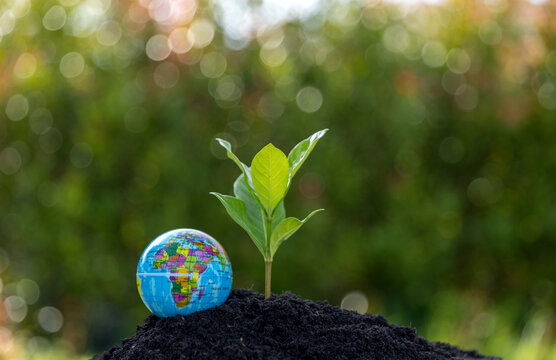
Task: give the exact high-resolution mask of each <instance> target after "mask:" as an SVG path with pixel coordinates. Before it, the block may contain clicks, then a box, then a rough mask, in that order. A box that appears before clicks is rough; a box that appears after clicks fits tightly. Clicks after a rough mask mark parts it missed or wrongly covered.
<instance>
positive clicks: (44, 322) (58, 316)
mask: <svg viewBox="0 0 556 360" xmlns="http://www.w3.org/2000/svg"><path fill="white" fill-rule="evenodd" d="M37 320H38V322H39V325H40V326H41V327H42V328H43V329H44V331H46V332H49V333H55V332H58V331H60V329H61V328H62V326H63V325H64V316H63V315H62V313H61V312H60V310H58V309H56V308H55V307H53V306H45V307H43V308H42V309H40V310H39V313H38V316H37Z"/></svg>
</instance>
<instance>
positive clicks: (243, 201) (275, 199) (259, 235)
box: [211, 129, 328, 298]
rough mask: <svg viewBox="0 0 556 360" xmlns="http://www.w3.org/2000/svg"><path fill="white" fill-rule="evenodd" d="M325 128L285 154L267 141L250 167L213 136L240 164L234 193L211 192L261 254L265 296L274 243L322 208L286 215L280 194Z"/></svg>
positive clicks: (295, 229)
mask: <svg viewBox="0 0 556 360" xmlns="http://www.w3.org/2000/svg"><path fill="white" fill-rule="evenodd" d="M327 131H328V129H324V130H321V131H319V132H316V133H315V134H313V135H312V136H310V137H308V138H307V139H305V140H303V141H301V142H300V143H299V144H297V145H296V146H295V147H294V148H293V149H292V151H290V153H289V155H288V157H286V155H285V154H284V153H283V152H282V151H280V150H279V149H277V148H276V147H274V145H272V144H268V145H267V146H265V147H264V148H262V149H261V151H259V152H258V153H257V154H256V155H255V157H254V158H253V161H252V162H251V167H249V166H247V165H245V164H244V163H242V162H241V161H240V160H239V159H238V157H237V156H236V155H235V154H234V153H233V152H232V146H231V145H230V143H229V142H227V141H226V140H222V139H216V140H217V141H218V143H219V144H220V145H221V146H222V147H224V148H225V149H226V152H227V155H228V158H230V159H231V160H233V162H234V163H236V165H237V166H238V167H239V168H240V170H241V174H240V175H239V177H238V178H237V179H236V181H235V182H234V195H235V196H229V195H222V194H219V193H216V192H211V194H212V195H214V196H216V197H217V198H218V200H220V202H221V203H222V205H224V208H225V209H226V211H227V212H228V214H229V215H230V217H231V218H232V219H233V220H234V221H235V222H236V223H238V225H239V226H241V227H242V228H243V229H244V230H245V231H246V232H247V234H248V235H249V237H250V238H251V240H253V242H254V243H255V246H257V249H259V251H260V252H261V254H262V255H263V257H264V262H265V298H268V297H269V296H270V280H271V270H272V260H273V258H274V255H275V254H276V250H278V247H279V246H280V245H281V244H282V243H283V242H284V241H286V240H287V239H288V238H289V237H290V236H292V235H293V234H294V233H295V232H296V231H297V230H299V228H300V227H301V226H302V225H303V224H304V223H305V222H306V221H307V220H309V218H310V217H311V216H313V215H314V214H316V213H317V212H319V211H322V210H324V209H318V210H315V211H313V212H311V213H310V214H309V215H307V217H306V218H305V219H303V220H299V219H297V218H295V217H286V211H285V209H284V197H285V196H286V194H287V192H288V189H289V188H290V185H291V181H292V178H293V177H294V175H295V174H296V173H297V171H298V170H299V168H300V167H301V165H303V163H304V162H305V160H306V159H307V157H308V156H309V154H310V153H311V151H312V150H313V148H314V147H315V145H316V144H317V142H318V141H319V140H320V138H322V137H323V136H324V134H325V133H326V132H327Z"/></svg>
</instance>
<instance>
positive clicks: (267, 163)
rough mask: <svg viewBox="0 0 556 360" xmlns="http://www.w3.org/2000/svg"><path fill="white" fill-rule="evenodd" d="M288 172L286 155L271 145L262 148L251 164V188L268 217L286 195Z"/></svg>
mask: <svg viewBox="0 0 556 360" xmlns="http://www.w3.org/2000/svg"><path fill="white" fill-rule="evenodd" d="M289 170H290V169H289V165H288V159H287V158H286V155H284V153H283V152H282V151H280V150H279V149H277V148H275V147H274V145H272V144H268V145H267V146H265V147H264V148H262V150H261V151H259V152H258V153H257V155H255V157H254V158H253V161H252V162H251V176H252V180H253V187H254V188H255V192H256V194H257V196H258V198H259V200H260V202H261V205H262V206H263V207H264V209H265V210H266V213H267V214H268V215H269V216H270V215H272V212H273V210H274V208H275V207H276V205H278V203H279V202H280V201H281V200H282V198H283V197H284V195H285V194H286V189H287V187H288V179H289V176H290V175H289V172H290V171H289Z"/></svg>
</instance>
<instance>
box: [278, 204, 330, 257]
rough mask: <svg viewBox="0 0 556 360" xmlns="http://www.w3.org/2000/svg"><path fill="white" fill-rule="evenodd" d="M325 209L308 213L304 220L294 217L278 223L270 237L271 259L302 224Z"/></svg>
mask: <svg viewBox="0 0 556 360" xmlns="http://www.w3.org/2000/svg"><path fill="white" fill-rule="evenodd" d="M323 210H324V209H318V210H315V211H313V212H312V213H310V214H309V215H307V217H306V218H305V219H303V220H299V219H297V218H294V217H289V218H285V219H284V220H282V222H280V224H278V226H277V227H276V228H275V229H274V231H273V232H272V237H271V238H270V259H272V258H273V257H274V254H275V253H276V250H278V247H279V246H280V245H281V244H282V243H283V242H284V241H286V240H287V239H288V238H289V237H290V236H292V235H293V234H294V233H295V232H296V231H297V230H299V228H300V227H301V225H303V224H305V222H306V221H307V220H309V219H310V218H311V216H313V215H315V214H316V213H318V212H319V211H323Z"/></svg>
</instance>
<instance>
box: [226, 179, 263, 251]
mask: <svg viewBox="0 0 556 360" xmlns="http://www.w3.org/2000/svg"><path fill="white" fill-rule="evenodd" d="M234 195H235V196H236V198H238V199H240V200H241V201H243V203H244V204H245V208H246V210H247V217H248V219H249V221H250V223H251V224H252V231H253V235H254V236H255V237H256V238H257V239H258V240H259V241H261V242H262V243H266V241H265V234H264V227H263V221H262V216H261V215H262V214H261V212H262V211H264V210H263V209H262V208H261V206H260V205H259V204H258V202H257V199H256V198H255V196H254V195H253V194H252V193H251V192H250V191H249V190H248V189H247V185H245V181H244V175H243V174H241V175H239V176H238V178H237V179H236V181H235V182H234Z"/></svg>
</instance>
